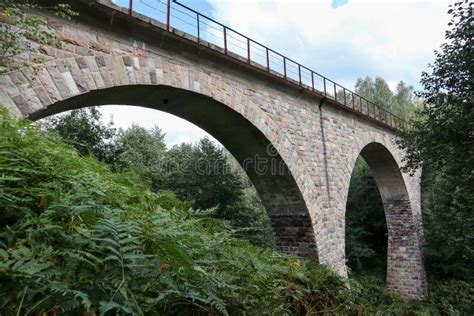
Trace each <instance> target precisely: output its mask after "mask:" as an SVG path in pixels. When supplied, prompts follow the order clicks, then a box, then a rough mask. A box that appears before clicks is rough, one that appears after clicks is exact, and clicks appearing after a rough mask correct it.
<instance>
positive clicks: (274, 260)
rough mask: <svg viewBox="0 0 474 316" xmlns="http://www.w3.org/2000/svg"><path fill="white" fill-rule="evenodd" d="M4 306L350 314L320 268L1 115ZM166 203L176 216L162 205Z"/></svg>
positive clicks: (342, 290) (14, 309)
mask: <svg viewBox="0 0 474 316" xmlns="http://www.w3.org/2000/svg"><path fill="white" fill-rule="evenodd" d="M0 134H1V135H2V138H1V141H0V148H1V149H0V152H1V155H0V172H1V174H2V177H1V179H0V190H1V195H0V196H1V199H0V207H1V209H2V210H4V212H2V217H1V228H0V238H1V239H0V240H1V243H0V245H1V249H0V258H1V260H0V279H1V283H2V287H1V288H0V302H1V303H0V309H1V310H3V311H4V312H5V313H6V314H15V313H17V314H28V313H37V312H41V313H47V314H57V313H59V312H63V313H71V312H73V311H83V312H87V311H89V312H91V313H99V312H100V313H101V314H104V313H106V312H112V311H113V312H114V313H120V314H155V313H165V314H176V313H180V314H182V313H185V314H203V315H204V314H206V315H209V314H227V313H228V314H241V313H245V312H246V311H247V312H252V313H256V314H285V313H289V314H297V313H303V314H305V313H312V312H313V311H323V310H327V311H333V312H340V313H344V311H346V310H347V308H349V305H348V304H349V300H348V299H347V298H348V297H350V295H349V291H348V289H347V288H346V287H345V286H344V284H343V281H342V280H341V279H340V278H339V277H337V276H336V275H335V274H333V273H331V272H330V271H328V270H327V269H325V268H324V267H322V266H320V265H317V264H316V263H315V260H314V259H313V260H311V259H310V260H307V261H300V260H298V259H296V258H292V257H289V256H284V255H280V254H277V253H275V252H274V251H272V250H264V249H261V248H258V247H255V246H252V245H251V244H249V243H248V242H246V241H242V240H238V239H236V238H234V237H233V235H232V231H231V230H230V229H229V228H228V227H227V225H226V224H225V223H224V222H222V221H220V220H216V219H214V218H213V217H212V216H211V215H212V212H213V211H212V210H210V211H193V210H191V209H188V206H189V204H187V203H185V202H181V201H179V200H177V199H176V198H175V197H174V196H173V194H171V193H169V192H157V193H153V192H151V191H150V190H149V189H148V188H147V186H146V185H140V183H141V181H140V179H139V177H140V175H137V174H135V173H133V172H132V171H128V172H115V173H114V172H111V171H110V170H109V167H108V166H107V165H106V164H104V163H100V162H98V161H97V160H95V159H94V158H92V157H80V156H79V155H78V153H77V152H76V151H75V150H73V149H72V148H70V147H68V146H67V145H64V144H62V142H61V141H60V140H59V138H58V137H56V136H55V135H54V134H45V133H44V132H40V131H38V130H37V128H35V126H34V125H30V124H28V123H18V122H16V121H13V120H11V119H8V118H6V117H5V116H4V115H2V116H1V121H0ZM163 205H166V207H167V209H164V208H163Z"/></svg>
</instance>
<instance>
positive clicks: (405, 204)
mask: <svg viewBox="0 0 474 316" xmlns="http://www.w3.org/2000/svg"><path fill="white" fill-rule="evenodd" d="M360 156H362V158H363V159H364V160H365V161H366V162H367V165H368V166H369V168H370V169H371V171H372V174H373V177H374V179H375V182H376V183H377V187H378V189H379V192H380V196H381V198H382V202H383V208H384V212H385V219H386V223H387V230H388V245H387V286H388V288H389V289H391V290H393V291H394V292H398V293H401V294H402V295H403V296H404V297H406V298H409V299H419V298H422V297H424V296H425V295H426V292H427V283H426V275H425V270H424V266H423V261H422V254H421V249H420V237H419V232H418V227H417V225H416V222H415V218H414V216H413V211H412V206H411V202H410V198H409V194H408V190H407V186H406V183H405V180H404V178H403V176H402V173H401V171H400V168H399V166H398V164H397V161H396V160H395V159H394V157H393V156H392V154H391V153H390V151H389V150H388V149H387V148H386V147H385V146H384V145H382V144H380V143H376V142H372V143H369V144H368V145H366V146H365V147H364V148H363V149H362V151H361V152H360Z"/></svg>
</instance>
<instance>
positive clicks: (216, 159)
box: [156, 138, 274, 247]
mask: <svg viewBox="0 0 474 316" xmlns="http://www.w3.org/2000/svg"><path fill="white" fill-rule="evenodd" d="M162 174H163V176H162V178H161V183H160V184H159V185H157V186H156V189H161V190H162V189H166V190H172V191H174V192H175V193H176V195H177V197H178V198H180V199H182V200H190V201H193V207H194V208H197V209H210V208H216V209H215V213H214V216H215V217H217V218H220V219H224V220H226V221H228V222H229V223H230V225H231V227H232V228H234V229H237V230H238V231H237V232H236V235H237V236H239V237H242V238H244V239H247V240H250V241H252V242H253V243H254V244H257V245H260V246H266V247H271V246H273V244H274V241H273V239H274V238H273V234H272V231H271V226H270V221H269V218H268V216H267V214H266V213H265V209H264V208H263V205H262V204H261V201H260V198H259V197H258V195H257V193H256V191H255V189H254V188H253V186H252V185H251V183H250V180H249V179H248V177H247V175H245V174H244V173H243V170H242V168H241V167H240V166H239V165H238V163H237V162H236V161H235V159H234V158H233V157H231V156H230V154H229V153H227V152H226V151H225V150H224V148H222V147H219V146H217V145H216V144H215V143H213V142H212V141H211V140H209V139H208V138H203V139H201V140H200V141H199V142H198V143H197V144H194V145H192V144H184V143H183V144H181V145H177V146H174V147H173V148H171V149H170V150H169V151H168V152H167V153H166V158H165V161H164V163H163V164H162Z"/></svg>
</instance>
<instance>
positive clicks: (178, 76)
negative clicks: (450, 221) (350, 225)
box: [0, 0, 427, 298]
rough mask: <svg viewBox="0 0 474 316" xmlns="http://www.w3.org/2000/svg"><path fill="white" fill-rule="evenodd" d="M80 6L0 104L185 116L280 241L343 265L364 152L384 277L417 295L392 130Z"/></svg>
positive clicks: (420, 271) (406, 192)
mask: <svg viewBox="0 0 474 316" xmlns="http://www.w3.org/2000/svg"><path fill="white" fill-rule="evenodd" d="M74 2H77V3H85V2H87V1H85V0H74ZM84 8H85V9H84V11H83V12H81V14H80V18H79V20H78V22H77V24H76V23H75V22H74V25H72V24H71V22H68V21H63V20H61V19H59V18H57V17H54V16H51V17H50V18H49V20H50V23H51V24H52V25H54V26H55V29H57V30H58V33H57V34H58V36H59V37H60V38H61V39H62V40H63V41H64V42H65V43H66V44H65V45H63V49H57V48H52V47H48V48H46V47H45V48H43V49H42V51H43V52H44V53H45V54H46V55H48V56H51V58H54V60H52V61H48V62H46V63H45V64H44V65H41V66H39V71H37V78H35V76H34V73H35V71H33V69H32V68H24V69H22V70H21V71H20V72H18V73H10V74H4V75H1V76H0V104H1V105H2V106H5V107H7V109H9V111H11V112H12V113H14V115H17V116H18V115H21V116H24V117H30V118H33V119H37V118H40V117H41V116H42V115H43V114H42V113H43V112H41V111H42V110H43V108H45V107H47V108H51V109H52V108H54V111H56V112H60V111H65V110H68V109H70V108H72V107H76V106H88V105H91V104H92V103H93V104H94V105H95V104H114V103H115V104H131V105H138V106H148V107H152V108H156V109H160V110H163V111H167V112H169V113H172V114H174V115H178V116H180V117H182V118H184V119H187V120H189V121H191V122H193V123H195V124H197V125H199V126H201V127H203V128H204V129H206V130H207V131H208V132H210V133H211V134H212V135H214V136H215V137H216V138H217V139H219V140H220V141H221V142H222V143H223V145H224V146H226V147H227V148H228V149H229V151H231V153H232V154H233V155H234V156H235V157H236V158H237V160H238V161H239V162H240V163H241V165H242V166H243V167H244V169H245V170H246V172H247V174H248V175H249V177H250V179H251V180H252V182H253V184H254V185H255V187H256V189H257V191H258V192H259V194H260V197H261V198H262V201H263V204H264V205H265V208H266V210H267V211H268V213H269V215H270V218H271V221H272V226H273V228H274V231H275V236H276V239H277V246H278V249H279V250H281V251H285V252H289V253H293V254H298V255H302V256H307V255H310V254H312V253H315V254H317V256H318V259H319V261H320V262H321V263H323V264H326V265H329V266H331V267H332V268H333V269H334V270H335V271H337V272H338V273H339V274H341V275H343V276H346V275H347V268H346V265H345V253H344V251H345V250H344V249H345V246H344V245H345V236H344V234H345V229H344V227H345V208H346V201H347V194H348V190H349V183H350V178H351V174H352V170H353V167H354V164H355V161H356V159H357V157H358V156H359V155H362V156H363V158H364V159H365V160H366V161H367V163H368V164H369V166H370V167H371V168H372V171H373V173H374V177H375V179H376V181H377V185H378V187H379V190H380V192H381V196H382V199H383V202H384V207H385V213H386V219H387V226H388V234H389V236H388V240H389V245H388V249H389V251H388V271H387V284H388V286H389V287H390V288H391V289H393V290H394V291H397V292H399V293H401V294H402V295H404V296H405V297H407V298H420V297H423V296H424V295H425V294H426V288H427V285H426V276H425V272H424V268H423V263H422V257H421V251H420V236H422V225H421V210H420V182H419V181H420V172H418V173H417V174H416V175H415V176H409V175H407V174H404V173H402V172H400V166H402V159H403V152H401V151H400V149H398V148H397V146H396V145H395V143H394V140H395V137H396V135H395V133H394V132H393V130H391V129H389V128H386V127H384V126H382V125H379V124H376V123H374V122H373V121H371V120H368V119H365V118H364V117H361V116H356V115H354V113H352V112H350V111H348V110H347V109H344V108H341V107H338V106H336V105H334V103H332V102H330V101H327V100H321V98H320V97H318V96H316V95H309V94H307V93H302V92H301V89H300V88H299V87H294V86H292V85H291V84H288V83H282V82H281V81H280V80H279V79H277V78H275V77H272V76H271V75H268V74H265V73H263V74H262V72H261V71H260V70H255V69H254V70H252V69H250V68H249V67H248V66H247V65H242V64H241V63H239V62H238V61H235V62H229V60H228V59H226V58H223V57H222V58H221V57H219V55H216V54H215V53H210V52H209V51H208V50H207V49H206V48H204V47H197V46H196V45H194V44H189V43H188V44H186V43H187V42H182V41H181V40H180V39H178V38H174V37H173V36H170V35H169V34H165V31H164V30H163V29H162V28H160V26H159V25H160V24H159V23H156V22H154V21H147V22H150V23H147V24H142V27H143V28H144V29H145V28H150V27H152V26H153V25H157V27H155V28H156V30H154V31H155V32H156V35H154V36H153V37H152V38H148V37H147V35H145V34H150V33H148V32H141V30H140V27H139V24H132V23H131V22H129V21H128V20H127V19H129V17H127V16H125V15H120V14H118V15H117V16H116V17H114V22H113V23H115V24H113V25H112V26H111V25H110V23H111V21H110V16H112V14H110V13H111V12H109V14H106V15H101V14H100V13H98V12H97V11H96V9H95V7H94V6H90V7H89V6H88V4H86V6H85V7H84ZM111 10H112V9H111ZM46 14H47V13H46ZM88 15H90V16H88ZM82 18H84V20H83V21H89V22H88V23H90V21H95V22H94V25H88V24H87V23H83V22H81V21H82V20H81V19H82ZM130 19H131V18H130ZM130 28H135V29H134V31H133V32H131V31H130ZM147 30H149V29H147ZM130 34H133V36H134V37H133V38H132V37H131V35H130ZM98 52H100V54H101V55H100V56H94V55H95V54H97V53H98ZM77 53H80V54H77ZM79 55H84V56H79ZM33 56H36V55H35V53H34V52H31V53H30V54H29V53H26V54H22V56H19V58H22V60H23V59H25V58H26V60H28V59H30V58H31V57H33ZM81 102H82V103H81Z"/></svg>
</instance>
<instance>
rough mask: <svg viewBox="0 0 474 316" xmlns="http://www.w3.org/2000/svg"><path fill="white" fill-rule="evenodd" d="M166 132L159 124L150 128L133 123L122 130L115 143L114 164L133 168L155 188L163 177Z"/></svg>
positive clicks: (118, 168)
mask: <svg viewBox="0 0 474 316" xmlns="http://www.w3.org/2000/svg"><path fill="white" fill-rule="evenodd" d="M164 138H165V134H164V133H163V132H162V130H161V129H160V128H158V127H157V126H155V127H153V128H152V129H150V130H147V129H146V128H144V127H141V126H138V125H135V124H134V125H132V126H131V127H129V128H127V129H126V130H122V129H121V130H120V131H119V132H118V134H117V137H116V138H115V140H114V144H113V156H114V159H113V165H114V168H115V169H117V170H127V169H132V170H134V171H136V172H138V173H139V174H141V175H142V176H143V177H144V178H145V179H146V180H147V181H149V182H150V183H151V184H152V187H153V188H155V187H156V186H157V183H159V182H160V181H161V180H160V179H161V177H162V170H161V163H162V161H163V157H164V155H165V153H166V144H165V141H164Z"/></svg>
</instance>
